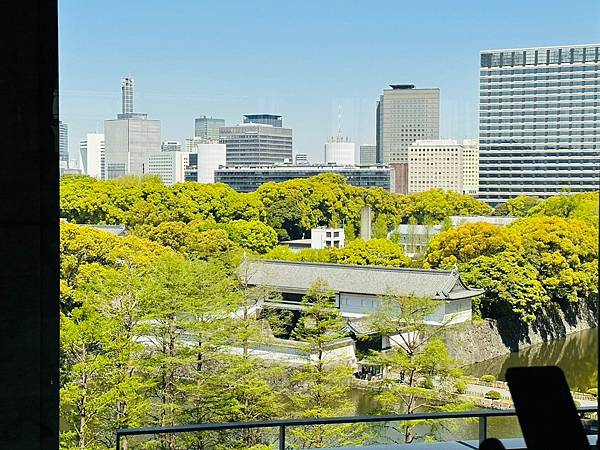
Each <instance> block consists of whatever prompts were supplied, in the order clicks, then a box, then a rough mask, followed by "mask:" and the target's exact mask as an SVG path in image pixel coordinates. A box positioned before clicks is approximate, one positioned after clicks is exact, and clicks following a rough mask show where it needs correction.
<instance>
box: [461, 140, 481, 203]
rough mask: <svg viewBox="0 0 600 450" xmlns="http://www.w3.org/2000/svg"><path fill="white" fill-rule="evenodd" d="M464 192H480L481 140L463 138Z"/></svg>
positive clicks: (469, 193) (468, 193)
mask: <svg viewBox="0 0 600 450" xmlns="http://www.w3.org/2000/svg"><path fill="white" fill-rule="evenodd" d="M462 154H463V157H462V160H463V171H462V175H463V194H467V195H478V194H479V140H477V139H463V142H462Z"/></svg>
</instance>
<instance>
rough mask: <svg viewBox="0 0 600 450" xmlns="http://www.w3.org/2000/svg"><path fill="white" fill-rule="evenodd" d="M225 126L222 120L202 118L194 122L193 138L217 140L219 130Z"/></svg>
mask: <svg viewBox="0 0 600 450" xmlns="http://www.w3.org/2000/svg"><path fill="white" fill-rule="evenodd" d="M224 126H225V120H224V119H215V118H214V117H206V116H202V117H199V118H197V119H196V120H195V122H194V136H195V137H199V138H202V139H212V140H218V139H219V128H221V127H224Z"/></svg>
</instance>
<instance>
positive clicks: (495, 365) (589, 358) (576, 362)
mask: <svg viewBox="0 0 600 450" xmlns="http://www.w3.org/2000/svg"><path fill="white" fill-rule="evenodd" d="M597 358H598V331H597V329H590V330H585V331H581V332H579V333H574V334H571V335H569V336H567V337H565V338H563V339H557V340H555V341H552V342H548V343H543V344H538V345H534V346H532V347H528V348H525V349H523V350H521V351H518V352H514V353H508V354H506V355H503V356H499V357H497V358H493V359H490V360H487V361H483V362H480V363H477V364H473V365H471V366H467V367H465V368H464V371H465V373H466V374H469V375H474V376H481V375H486V374H489V375H494V376H495V377H496V378H497V379H498V380H504V376H505V374H506V369H508V368H509V367H515V366H536V365H556V366H559V367H560V368H561V369H562V370H563V371H564V373H565V376H566V378H567V381H568V382H569V385H570V386H571V388H572V389H576V390H580V391H584V392H585V390H587V389H588V388H590V387H593V386H595V384H596V379H597V368H596V364H597ZM352 398H353V400H354V401H355V403H356V406H357V415H368V414H372V413H373V411H375V410H376V409H377V406H378V405H377V401H376V399H375V396H374V394H373V393H372V392H368V391H363V390H356V391H353V393H352ZM449 422H450V421H449ZM488 430H489V435H490V436H496V437H506V438H508V437H520V436H521V430H520V428H519V425H518V423H517V420H516V418H494V419H489V421H488ZM421 431H424V430H421ZM385 434H386V436H387V437H389V438H391V439H394V440H396V439H397V438H398V437H399V436H398V434H397V433H395V432H394V431H387V432H386V433H385ZM438 438H439V439H440V440H463V439H477V438H478V425H477V422H476V421H468V420H456V421H452V422H450V429H448V430H446V431H441V432H439V433H438Z"/></svg>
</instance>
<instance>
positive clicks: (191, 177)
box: [185, 141, 227, 183]
mask: <svg viewBox="0 0 600 450" xmlns="http://www.w3.org/2000/svg"><path fill="white" fill-rule="evenodd" d="M192 148H193V150H192V153H190V157H189V164H188V166H187V168H186V173H185V180H186V181H196V182H198V183H214V182H215V170H217V169H219V168H221V167H224V166H225V163H226V161H227V151H226V146H225V144H219V143H218V142H210V141H205V142H196V143H195V145H194V146H193V147H192Z"/></svg>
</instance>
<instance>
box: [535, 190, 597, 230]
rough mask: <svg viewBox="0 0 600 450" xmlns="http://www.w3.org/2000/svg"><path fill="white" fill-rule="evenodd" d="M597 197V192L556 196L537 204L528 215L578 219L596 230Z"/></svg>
mask: <svg viewBox="0 0 600 450" xmlns="http://www.w3.org/2000/svg"><path fill="white" fill-rule="evenodd" d="M598 196H599V194H598V192H586V193H581V194H568V195H557V196H554V197H550V198H548V199H546V200H544V201H543V202H540V203H538V204H537V205H536V206H535V207H533V208H531V209H530V210H529V215H530V216H537V215H546V216H558V217H562V218H566V219H579V220H582V221H584V222H586V223H587V224H589V225H592V226H594V227H596V228H598V207H599V197H598Z"/></svg>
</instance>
